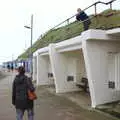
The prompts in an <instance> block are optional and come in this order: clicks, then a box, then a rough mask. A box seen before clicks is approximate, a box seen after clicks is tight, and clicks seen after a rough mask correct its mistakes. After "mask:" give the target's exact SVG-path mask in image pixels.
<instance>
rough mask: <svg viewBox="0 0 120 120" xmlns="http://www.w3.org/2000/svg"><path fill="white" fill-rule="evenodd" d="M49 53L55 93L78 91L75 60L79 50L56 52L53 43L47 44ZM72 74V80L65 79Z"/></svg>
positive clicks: (77, 57) (77, 58)
mask: <svg viewBox="0 0 120 120" xmlns="http://www.w3.org/2000/svg"><path fill="white" fill-rule="evenodd" d="M49 48H50V49H49V54H50V60H51V66H52V70H53V74H54V78H55V86H56V92H57V93H63V92H70V91H78V90H80V89H79V88H78V87H76V82H75V81H76V74H77V72H76V70H77V60H79V59H80V53H81V52H80V50H79V52H78V51H77V52H75V51H73V52H66V53H65V52H64V53H58V52H57V51H56V49H55V45H54V44H50V46H49ZM68 75H69V76H74V81H69V82H68V81H67V76H68Z"/></svg>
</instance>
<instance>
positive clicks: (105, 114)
mask: <svg viewBox="0 0 120 120" xmlns="http://www.w3.org/2000/svg"><path fill="white" fill-rule="evenodd" d="M38 87H39V86H38ZM43 89H45V90H47V91H48V92H50V93H51V94H53V95H56V96H62V97H64V98H66V99H68V100H70V101H72V102H73V103H75V104H76V105H78V106H80V107H81V108H82V109H84V110H88V111H94V112H97V113H100V114H102V115H104V116H106V117H111V118H112V119H113V120H119V119H118V118H117V117H114V116H112V115H110V114H108V113H105V112H103V111H100V110H98V109H96V108H91V107H84V106H83V105H80V104H78V103H77V102H75V101H73V100H71V99H69V98H68V97H66V96H64V95H62V94H61V93H57V94H56V93H55V92H54V91H52V90H49V89H47V88H46V87H43Z"/></svg>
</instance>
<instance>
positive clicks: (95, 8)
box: [95, 3, 97, 15]
mask: <svg viewBox="0 0 120 120" xmlns="http://www.w3.org/2000/svg"><path fill="white" fill-rule="evenodd" d="M95 15H97V6H96V3H95Z"/></svg>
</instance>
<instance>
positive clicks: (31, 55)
mask: <svg viewBox="0 0 120 120" xmlns="http://www.w3.org/2000/svg"><path fill="white" fill-rule="evenodd" d="M32 39H33V15H31V49H30V61H31V63H30V64H31V77H32V73H33V65H32V64H33V62H32V59H33V53H32Z"/></svg>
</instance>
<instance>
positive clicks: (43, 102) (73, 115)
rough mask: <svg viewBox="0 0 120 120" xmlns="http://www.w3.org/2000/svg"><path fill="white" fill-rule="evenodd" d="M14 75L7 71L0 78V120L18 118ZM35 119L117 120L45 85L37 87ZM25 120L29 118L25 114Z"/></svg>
mask: <svg viewBox="0 0 120 120" xmlns="http://www.w3.org/2000/svg"><path fill="white" fill-rule="evenodd" d="M13 78H14V75H13V74H11V73H6V77H4V78H2V79H1V80H0V120H16V117H15V109H14V107H13V106H12V104H11V86H12V80H13ZM37 94H38V99H37V100H36V102H35V120H116V119H114V118H111V117H109V116H106V115H103V114H100V113H97V112H94V111H88V110H84V109H82V108H81V107H80V106H78V105H76V104H75V103H73V102H71V101H70V100H68V99H66V98H65V97H61V96H57V95H53V94H51V93H49V92H48V90H46V89H45V88H44V87H38V88H37ZM24 120H27V117H26V116H25V118H24Z"/></svg>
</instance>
